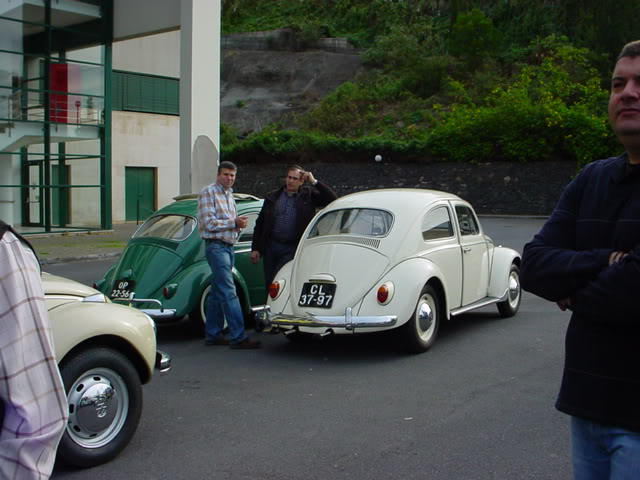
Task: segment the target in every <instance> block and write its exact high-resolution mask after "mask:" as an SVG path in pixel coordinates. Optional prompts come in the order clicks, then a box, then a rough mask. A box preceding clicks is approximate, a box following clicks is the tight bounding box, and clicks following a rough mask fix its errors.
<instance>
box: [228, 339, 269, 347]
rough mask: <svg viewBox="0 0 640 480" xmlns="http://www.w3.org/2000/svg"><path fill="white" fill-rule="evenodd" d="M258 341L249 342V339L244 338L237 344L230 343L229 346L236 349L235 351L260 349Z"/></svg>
mask: <svg viewBox="0 0 640 480" xmlns="http://www.w3.org/2000/svg"><path fill="white" fill-rule="evenodd" d="M260 345H261V343H260V341H259V340H251V339H250V338H249V337H247V338H245V339H244V340H240V341H239V342H238V343H231V344H229V347H230V348H237V349H241V348H242V349H245V348H260Z"/></svg>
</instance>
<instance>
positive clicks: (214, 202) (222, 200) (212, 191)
mask: <svg viewBox="0 0 640 480" xmlns="http://www.w3.org/2000/svg"><path fill="white" fill-rule="evenodd" d="M237 216H238V213H237V210H236V201H235V200H234V198H233V189H231V188H230V189H229V190H225V189H224V187H223V186H222V185H220V184H219V183H212V184H211V185H209V186H208V187H205V188H203V189H202V191H201V192H200V196H198V231H199V232H200V236H201V237H202V238H203V239H205V240H222V241H223V242H226V243H228V244H231V245H233V244H234V243H236V241H237V240H238V229H237V228H236V217H237Z"/></svg>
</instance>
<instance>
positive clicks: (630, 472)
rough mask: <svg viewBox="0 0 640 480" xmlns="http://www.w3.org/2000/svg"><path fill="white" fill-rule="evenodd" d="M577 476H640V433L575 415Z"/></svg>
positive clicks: (613, 479) (597, 479)
mask: <svg viewBox="0 0 640 480" xmlns="http://www.w3.org/2000/svg"><path fill="white" fill-rule="evenodd" d="M571 449H572V454H573V475H574V478H575V480H637V479H639V478H640V433H637V432H630V431H629V430H624V429H622V428H617V427H607V426H605V425H600V424H598V423H594V422H591V421H589V420H584V419H581V418H577V417H571Z"/></svg>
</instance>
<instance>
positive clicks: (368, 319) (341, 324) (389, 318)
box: [256, 306, 398, 330]
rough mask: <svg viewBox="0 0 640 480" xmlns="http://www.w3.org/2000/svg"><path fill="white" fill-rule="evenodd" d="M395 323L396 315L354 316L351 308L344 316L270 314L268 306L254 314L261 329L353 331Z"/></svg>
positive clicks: (391, 325) (346, 310)
mask: <svg viewBox="0 0 640 480" xmlns="http://www.w3.org/2000/svg"><path fill="white" fill-rule="evenodd" d="M397 321H398V317H397V316H396V315H378V316H354V315H353V314H352V309H351V307H348V308H346V309H345V311H344V315H314V314H312V313H307V314H306V315H289V314H286V313H272V312H271V308H270V307H268V306H266V307H264V308H263V309H262V310H261V311H259V312H257V313H256V323H257V324H259V325H261V326H262V327H268V326H272V327H324V328H344V329H346V330H355V329H356V328H367V327H369V328H374V327H393V326H394V325H395V324H396V322H397Z"/></svg>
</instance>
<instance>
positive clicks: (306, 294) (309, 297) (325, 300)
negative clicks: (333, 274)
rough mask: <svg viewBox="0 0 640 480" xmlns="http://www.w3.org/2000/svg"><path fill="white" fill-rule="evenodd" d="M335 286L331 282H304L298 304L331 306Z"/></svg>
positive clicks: (321, 306) (304, 305)
mask: <svg viewBox="0 0 640 480" xmlns="http://www.w3.org/2000/svg"><path fill="white" fill-rule="evenodd" d="M335 293H336V286H335V284H333V283H309V282H307V283H305V284H304V285H302V294H301V295H300V300H298V305H300V306H301V307H318V308H331V304H332V303H333V297H334V296H335Z"/></svg>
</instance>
